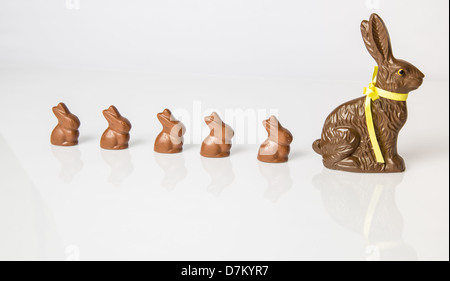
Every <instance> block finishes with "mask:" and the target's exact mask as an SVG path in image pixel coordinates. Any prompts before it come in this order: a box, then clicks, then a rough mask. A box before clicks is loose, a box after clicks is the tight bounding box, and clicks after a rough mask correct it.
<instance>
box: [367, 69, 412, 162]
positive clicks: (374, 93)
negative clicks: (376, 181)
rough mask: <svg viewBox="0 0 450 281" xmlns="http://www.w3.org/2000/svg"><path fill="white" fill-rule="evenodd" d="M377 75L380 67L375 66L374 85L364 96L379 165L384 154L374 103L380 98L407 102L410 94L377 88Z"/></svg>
mask: <svg viewBox="0 0 450 281" xmlns="http://www.w3.org/2000/svg"><path fill="white" fill-rule="evenodd" d="M377 74H378V66H375V71H374V73H373V76H372V83H370V84H369V86H368V87H367V88H364V95H366V96H367V97H366V103H365V109H366V123H367V130H368V131H369V137H370V142H371V143H372V148H373V152H374V153H375V158H376V160H377V162H378V163H384V157H383V153H382V152H381V148H380V145H379V143H378V140H377V135H376V133H375V125H374V124H373V117H372V101H375V100H377V99H379V98H380V97H382V98H386V99H390V100H395V101H406V100H407V99H408V94H399V93H393V92H389V91H386V90H383V89H380V88H377V87H376V83H377Z"/></svg>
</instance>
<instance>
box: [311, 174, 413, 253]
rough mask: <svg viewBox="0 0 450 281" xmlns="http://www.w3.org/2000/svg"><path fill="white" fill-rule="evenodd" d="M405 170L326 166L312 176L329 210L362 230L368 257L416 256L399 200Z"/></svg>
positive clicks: (344, 223)
mask: <svg viewBox="0 0 450 281" xmlns="http://www.w3.org/2000/svg"><path fill="white" fill-rule="evenodd" d="M402 180H403V174H392V175H386V176H383V177H379V176H378V175H374V174H351V173H336V172H333V171H329V170H325V171H323V173H321V174H319V175H317V176H315V177H314V178H313V185H314V186H315V187H316V188H317V189H318V190H320V194H321V198H322V202H323V205H324V207H325V209H326V211H327V212H328V214H329V215H330V216H331V217H332V218H333V219H334V220H335V221H336V222H337V223H338V224H339V225H341V226H343V227H345V228H347V229H349V230H351V231H353V232H355V233H358V234H360V235H361V236H363V237H364V239H365V240H366V243H367V248H366V251H367V254H368V255H369V256H367V259H379V260H416V259H417V254H416V252H415V250H414V248H412V247H411V246H409V245H407V244H406V243H405V242H404V239H403V235H404V229H405V227H404V220H403V216H402V214H401V212H400V210H399V208H398V206H397V202H396V190H397V189H396V188H397V186H398V185H399V184H400V183H401V182H402Z"/></svg>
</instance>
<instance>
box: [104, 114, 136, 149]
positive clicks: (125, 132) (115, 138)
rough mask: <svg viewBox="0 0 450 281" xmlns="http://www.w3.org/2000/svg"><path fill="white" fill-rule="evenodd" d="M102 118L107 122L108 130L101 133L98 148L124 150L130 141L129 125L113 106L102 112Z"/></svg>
mask: <svg viewBox="0 0 450 281" xmlns="http://www.w3.org/2000/svg"><path fill="white" fill-rule="evenodd" d="M103 116H105V118H106V120H108V124H109V126H108V129H106V131H105V132H104V133H103V135H102V138H101V141H100V146H101V147H102V148H103V149H113V150H118V149H126V148H128V141H129V140H130V134H129V132H130V130H131V123H130V121H128V119H127V118H125V117H123V116H122V115H120V113H119V111H118V110H117V108H116V107H115V106H113V105H112V106H110V107H109V108H108V109H107V110H104V111H103Z"/></svg>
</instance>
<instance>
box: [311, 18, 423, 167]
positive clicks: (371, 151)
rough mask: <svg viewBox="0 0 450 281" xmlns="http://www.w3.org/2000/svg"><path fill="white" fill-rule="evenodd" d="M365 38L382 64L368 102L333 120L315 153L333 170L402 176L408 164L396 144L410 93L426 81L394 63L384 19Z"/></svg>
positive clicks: (369, 24)
mask: <svg viewBox="0 0 450 281" xmlns="http://www.w3.org/2000/svg"><path fill="white" fill-rule="evenodd" d="M361 33H362V37H363V39H364V43H365V45H366V47H367V50H368V51H369V53H370V54H371V55H372V57H373V58H374V59H375V61H376V62H377V64H378V68H379V70H378V73H377V75H376V78H375V79H374V80H373V82H372V84H370V86H369V88H367V89H369V90H367V89H366V94H367V97H361V98H358V99H355V100H352V101H349V102H347V103H345V104H343V105H341V106H340V107H338V108H337V109H335V110H334V111H333V112H332V113H331V114H330V115H329V116H328V118H327V119H326V121H325V125H324V127H323V131H322V137H321V139H319V140H316V141H315V142H314V144H313V149H314V151H316V152H317V153H318V154H320V155H322V156H323V164H324V166H325V167H327V168H329V169H334V170H343V171H349V172H361V173H393V172H403V171H404V170H405V163H404V161H403V159H402V157H400V156H399V155H398V153H397V138H398V134H399V132H400V130H401V128H402V127H403V125H405V123H406V119H407V109H406V97H407V94H406V93H409V92H411V91H414V90H416V89H417V88H419V87H420V85H422V82H423V78H424V77H425V76H424V74H422V72H420V71H419V70H418V69H417V68H416V67H414V66H413V65H412V64H410V63H408V62H406V61H404V60H399V59H396V58H395V57H394V55H393V53H392V48H391V41H390V38H389V34H388V30H387V28H386V26H385V24H384V22H383V20H382V19H381V18H380V16H378V15H376V14H372V15H371V17H370V20H369V21H363V22H362V23H361ZM402 93H405V94H402ZM368 106H369V107H368ZM370 106H371V107H370ZM377 152H378V153H377Z"/></svg>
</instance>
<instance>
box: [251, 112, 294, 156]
mask: <svg viewBox="0 0 450 281" xmlns="http://www.w3.org/2000/svg"><path fill="white" fill-rule="evenodd" d="M263 126H264V128H266V131H267V133H268V134H269V136H268V138H267V139H266V140H265V141H264V142H263V144H261V146H260V148H259V152H258V160H259V161H262V162H267V163H283V162H287V161H288V156H289V152H290V144H291V143H292V140H293V136H292V134H291V132H289V130H288V129H286V128H284V127H283V126H281V124H280V121H278V119H277V118H276V117H275V116H270V118H269V119H267V120H264V121H263Z"/></svg>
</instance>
